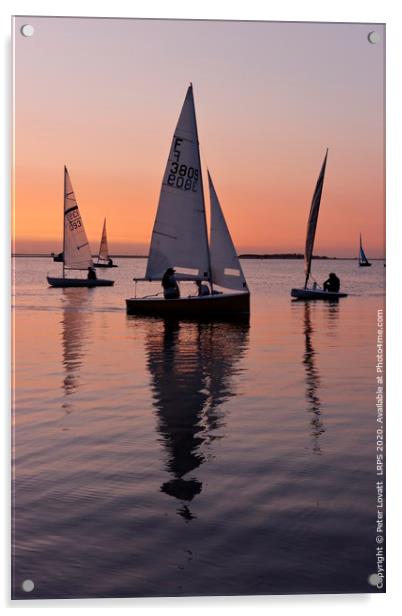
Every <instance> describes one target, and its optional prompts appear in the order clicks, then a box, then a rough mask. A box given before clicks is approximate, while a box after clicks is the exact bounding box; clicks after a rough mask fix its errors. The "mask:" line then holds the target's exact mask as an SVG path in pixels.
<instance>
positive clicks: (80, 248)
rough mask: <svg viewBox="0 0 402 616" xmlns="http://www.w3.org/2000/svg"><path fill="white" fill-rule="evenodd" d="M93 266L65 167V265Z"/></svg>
mask: <svg viewBox="0 0 402 616" xmlns="http://www.w3.org/2000/svg"><path fill="white" fill-rule="evenodd" d="M90 266H92V256H91V249H90V247H89V244H88V238H87V234H86V233H85V229H84V223H83V222H82V218H81V214H80V211H79V209H78V204H77V200H76V198H75V195H74V191H73V187H72V185H71V180H70V176H69V175H68V171H67V168H66V167H64V267H65V268H66V269H76V270H86V269H87V268H88V267H90Z"/></svg>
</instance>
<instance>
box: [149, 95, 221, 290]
mask: <svg viewBox="0 0 402 616" xmlns="http://www.w3.org/2000/svg"><path fill="white" fill-rule="evenodd" d="M168 267H173V268H175V269H176V272H177V278H182V277H183V278H185V277H186V276H188V277H189V278H196V277H201V278H205V279H209V278H210V260H209V249H208V236H207V228H206V218H205V203H204V191H203V184H202V174H201V161H200V152H199V146H198V134H197V122H196V117H195V107H194V98H193V88H192V86H191V85H190V87H189V88H188V90H187V94H186V98H185V100H184V103H183V108H182V110H181V113H180V117H179V121H178V123H177V127H176V130H175V132H174V135H173V140H172V145H171V148H170V153H169V158H168V162H167V165H166V170H165V174H164V176H163V181H162V188H161V193H160V197H159V205H158V211H157V214H156V219H155V224H154V228H153V231H152V239H151V246H150V251H149V257H148V264H147V270H146V273H145V278H146V279H148V280H160V279H161V278H162V276H163V274H164V273H165V271H166V269H167V268H168Z"/></svg>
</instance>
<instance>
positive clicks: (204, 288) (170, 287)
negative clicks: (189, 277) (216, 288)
mask: <svg viewBox="0 0 402 616" xmlns="http://www.w3.org/2000/svg"><path fill="white" fill-rule="evenodd" d="M175 273H176V270H174V269H173V267H168V269H167V270H166V272H165V273H164V274H163V278H162V288H163V296H164V298H165V299H179V297H180V287H179V284H178V282H177V280H176V277H175ZM195 284H196V285H197V292H198V297H205V296H206V295H211V291H210V289H209V286H208V285H207V284H205V282H202V281H201V280H196V281H195Z"/></svg>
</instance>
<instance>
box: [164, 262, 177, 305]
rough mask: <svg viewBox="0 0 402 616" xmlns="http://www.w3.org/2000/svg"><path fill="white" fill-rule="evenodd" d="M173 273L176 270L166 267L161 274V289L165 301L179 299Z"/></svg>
mask: <svg viewBox="0 0 402 616" xmlns="http://www.w3.org/2000/svg"><path fill="white" fill-rule="evenodd" d="M175 272H176V270H174V269H173V267H168V268H167V270H166V272H165V273H164V274H163V278H162V287H163V296H164V298H165V299H178V298H179V297H180V289H179V285H178V284H177V280H176V278H175Z"/></svg>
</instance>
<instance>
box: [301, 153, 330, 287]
mask: <svg viewBox="0 0 402 616" xmlns="http://www.w3.org/2000/svg"><path fill="white" fill-rule="evenodd" d="M327 158H328V149H327V151H326V153H325V157H324V162H323V163H322V167H321V171H320V175H319V176H318V180H317V185H316V187H315V191H314V194H313V199H312V202H311V208H310V215H309V217H308V222H307V235H306V245H305V249H304V272H305V274H306V282H305V287H307V283H308V279H309V277H310V271H311V259H312V257H313V248H314V238H315V231H316V228H317V221H318V213H319V211H320V203H321V195H322V188H323V186H324V177H325V168H326V165H327Z"/></svg>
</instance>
